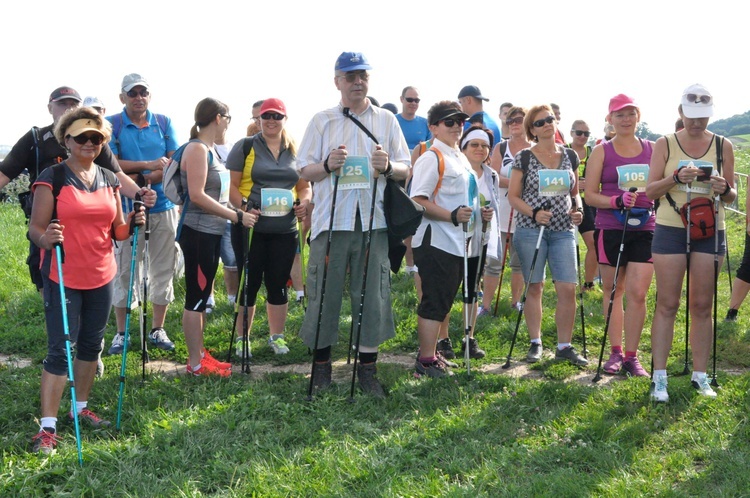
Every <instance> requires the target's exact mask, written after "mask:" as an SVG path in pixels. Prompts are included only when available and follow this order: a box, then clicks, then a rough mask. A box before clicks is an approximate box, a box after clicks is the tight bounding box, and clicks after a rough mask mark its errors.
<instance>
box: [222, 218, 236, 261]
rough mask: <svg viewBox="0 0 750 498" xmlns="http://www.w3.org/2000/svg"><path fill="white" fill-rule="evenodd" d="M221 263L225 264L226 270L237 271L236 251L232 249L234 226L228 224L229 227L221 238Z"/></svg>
mask: <svg viewBox="0 0 750 498" xmlns="http://www.w3.org/2000/svg"><path fill="white" fill-rule="evenodd" d="M219 254H220V255H221V262H222V263H223V264H224V269H226V270H234V271H237V258H236V257H235V255H234V249H232V224H231V223H227V227H226V229H225V230H224V235H222V236H221V252H220V253H219Z"/></svg>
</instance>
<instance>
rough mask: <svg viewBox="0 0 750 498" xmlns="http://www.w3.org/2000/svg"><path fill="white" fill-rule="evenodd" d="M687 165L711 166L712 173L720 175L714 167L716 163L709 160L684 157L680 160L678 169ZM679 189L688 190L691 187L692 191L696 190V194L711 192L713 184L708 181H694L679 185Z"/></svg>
mask: <svg viewBox="0 0 750 498" xmlns="http://www.w3.org/2000/svg"><path fill="white" fill-rule="evenodd" d="M687 166H695V167H696V168H708V167H710V168H711V174H712V175H718V173H717V172H716V170H715V169H713V167H714V164H713V163H711V162H708V161H699V160H697V159H682V160H681V161H680V162H678V163H677V169H678V170H679V169H681V168H685V167H687ZM677 189H678V190H681V191H683V192H687V191H688V189H690V192H694V193H696V194H710V193H711V184H710V183H708V182H697V181H696V182H693V183H691V184H690V186H689V187H688V185H682V184H680V185H677Z"/></svg>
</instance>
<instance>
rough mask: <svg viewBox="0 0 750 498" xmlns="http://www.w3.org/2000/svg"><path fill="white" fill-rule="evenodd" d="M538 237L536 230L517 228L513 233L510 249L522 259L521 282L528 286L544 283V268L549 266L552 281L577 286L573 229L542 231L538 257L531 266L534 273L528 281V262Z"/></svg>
mask: <svg viewBox="0 0 750 498" xmlns="http://www.w3.org/2000/svg"><path fill="white" fill-rule="evenodd" d="M538 238H539V229H537V228H520V227H516V232H515V234H514V235H513V247H514V249H515V250H516V252H517V253H518V257H519V258H521V270H522V271H523V279H524V280H525V281H527V282H530V283H539V282H544V277H545V266H546V265H547V264H549V268H550V272H551V274H552V279H553V280H554V281H556V282H567V283H572V284H575V283H577V282H578V273H577V268H576V242H575V232H574V231H573V230H569V231H565V232H555V231H552V230H547V229H545V230H544V235H542V240H541V244H540V245H539V255H538V256H537V259H536V265H535V266H534V274H533V275H531V279H529V274H530V273H531V261H532V260H533V259H534V253H535V252H536V243H537V240H538Z"/></svg>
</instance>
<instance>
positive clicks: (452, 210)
mask: <svg viewBox="0 0 750 498" xmlns="http://www.w3.org/2000/svg"><path fill="white" fill-rule="evenodd" d="M468 117H469V116H468V115H467V114H465V113H464V112H462V111H461V106H460V105H459V104H458V103H457V102H453V101H450V100H443V101H441V102H438V103H436V104H434V105H433V106H432V107H431V108H430V110H429V111H428V112H427V120H428V121H429V123H430V131H431V132H432V136H433V137H434V140H433V143H432V147H430V149H429V150H428V151H427V152H425V153H424V154H422V155H421V156H420V157H419V159H417V162H416V163H415V164H414V167H413V177H412V184H411V196H412V198H413V199H414V200H415V201H416V202H418V203H419V204H421V205H422V206H424V208H425V213H424V217H423V218H422V224H421V225H420V226H419V228H418V229H417V233H416V234H414V237H413V238H412V247H413V250H414V260H415V263H416V264H417V266H418V267H419V273H420V275H421V277H422V299H421V301H420V303H419V307H418V308H417V316H418V319H417V336H418V339H419V353H418V355H417V361H416V365H415V369H416V373H417V375H419V376H423V375H426V376H428V377H436V378H437V377H445V376H447V375H452V373H451V372H450V371H449V370H448V368H447V367H448V365H447V364H446V362H445V360H443V359H442V358H441V357H439V356H438V355H437V351H436V346H437V341H438V334H439V332H440V329H441V327H442V328H444V329H445V328H447V326H448V320H450V310H451V307H452V306H453V300H454V298H455V297H456V293H457V292H458V288H459V286H460V285H461V282H462V280H463V275H464V257H465V256H468V254H467V252H466V245H465V240H466V239H465V237H466V233H465V231H464V230H467V231H471V232H472V233H474V230H476V226H477V225H479V227H480V228H479V230H480V232H481V224H482V221H490V220H491V219H492V210H491V209H484V208H480V207H479V195H478V191H477V188H478V182H477V177H476V174H475V173H474V172H473V171H472V167H471V163H470V162H469V160H468V159H467V158H466V156H464V155H463V154H462V153H461V150H460V149H459V147H458V145H459V140H460V139H461V135H462V133H463V124H464V123H465V122H466V119H467V118H468ZM472 184H473V185H474V188H472ZM480 238H481V237H479V238H478V237H472V239H474V240H475V241H476V240H478V239H480ZM475 243H476V242H475ZM470 251H471V248H470ZM472 253H474V254H478V251H473V252H472ZM478 263H479V257H478V256H477V257H474V258H469V274H471V272H472V268H473V272H476V268H477V264H478Z"/></svg>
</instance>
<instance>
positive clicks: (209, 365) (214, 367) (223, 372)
mask: <svg viewBox="0 0 750 498" xmlns="http://www.w3.org/2000/svg"><path fill="white" fill-rule="evenodd" d="M218 363H219V362H217V361H216V360H214V362H211V361H209V360H208V357H206V356H204V357H203V358H202V359H201V366H200V367H199V368H197V369H195V370H193V367H191V366H190V363H188V364H187V367H186V371H187V373H188V374H190V375H194V376H196V377H201V376H208V375H218V376H219V377H229V376H230V375H232V369H231V368H220V367H219V366H218Z"/></svg>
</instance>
